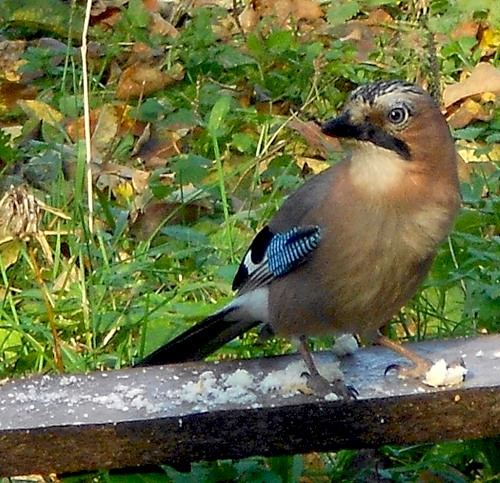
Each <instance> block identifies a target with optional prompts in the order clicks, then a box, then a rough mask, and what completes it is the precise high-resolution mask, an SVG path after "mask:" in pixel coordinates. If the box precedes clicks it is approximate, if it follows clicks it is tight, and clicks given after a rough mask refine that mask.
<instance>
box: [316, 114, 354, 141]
mask: <svg viewBox="0 0 500 483" xmlns="http://www.w3.org/2000/svg"><path fill="white" fill-rule="evenodd" d="M321 131H322V132H323V134H326V135H327V136H331V137H336V138H359V137H360V129H359V126H357V125H355V124H353V123H352V121H351V116H350V114H349V111H344V112H343V113H342V114H341V115H340V116H338V117H334V118H333V119H330V120H329V121H326V122H324V123H323V124H322V125H321Z"/></svg>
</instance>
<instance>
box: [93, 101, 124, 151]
mask: <svg viewBox="0 0 500 483" xmlns="http://www.w3.org/2000/svg"><path fill="white" fill-rule="evenodd" d="M117 132H118V116H117V112H116V109H115V107H114V106H110V105H104V106H102V108H101V109H100V113H99V117H98V118H97V123H96V125H95V128H94V132H93V133H92V151H93V153H92V158H95V157H96V155H97V157H102V155H103V154H104V153H106V152H107V151H108V150H109V147H110V146H111V143H112V141H113V139H114V138H115V136H116V134H117Z"/></svg>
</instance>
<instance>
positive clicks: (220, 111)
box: [207, 96, 232, 136]
mask: <svg viewBox="0 0 500 483" xmlns="http://www.w3.org/2000/svg"><path fill="white" fill-rule="evenodd" d="M231 101H232V98H231V97H229V96H223V97H221V98H220V99H218V100H217V102H216V103H215V104H214V107H213V108H212V111H211V112H210V118H209V120H208V126H207V127H208V132H209V133H210V135H211V136H216V135H217V131H218V130H219V128H220V127H221V126H222V122H223V120H224V118H225V117H226V114H227V113H228V112H229V107H230V106H231Z"/></svg>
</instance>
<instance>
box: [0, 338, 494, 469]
mask: <svg viewBox="0 0 500 483" xmlns="http://www.w3.org/2000/svg"><path fill="white" fill-rule="evenodd" d="M409 346H410V347H412V348H413V349H414V350H416V351H417V352H419V353H421V354H423V355H425V356H428V357H430V358H432V359H434V360H436V359H439V358H441V357H444V358H445V359H446V360H448V361H452V360H455V359H457V357H460V356H463V357H464V359H465V361H466V364H467V367H468V370H469V374H468V377H467V380H466V382H465V383H463V384H461V385H460V386H458V387H453V388H447V389H433V388H426V387H424V386H422V385H420V384H417V383H409V382H403V381H400V380H397V379H395V378H393V377H384V376H383V373H384V369H385V367H387V366H388V365H389V364H391V363H394V362H398V361H399V362H401V361H400V360H399V359H398V358H397V357H396V356H395V355H394V354H393V353H392V352H390V351H388V350H387V349H384V348H382V347H370V348H366V349H362V350H360V351H358V352H357V353H356V354H355V355H354V356H348V357H346V358H344V359H343V360H342V370H343V371H344V372H345V375H346V381H347V382H348V383H350V384H353V385H354V386H355V387H356V388H357V390H358V391H359V399H358V400H357V401H355V402H344V401H328V400H325V399H324V398H318V397H316V396H313V395H306V394H290V390H291V389H293V387H288V388H286V390H285V388H281V389H280V390H274V391H264V386H263V382H262V381H263V380H264V379H265V377H266V375H268V374H269V373H270V372H273V373H274V374H276V372H275V371H280V370H283V369H284V368H286V367H290V364H292V365H294V364H295V365H297V364H299V362H298V361H299V358H298V356H297V355H289V356H282V357H273V358H264V359H251V360H244V361H230V362H221V363H216V364H214V363H189V364H178V365H171V366H164V367H152V368H137V369H124V370H121V371H110V372H105V373H91V374H86V375H66V376H41V377H40V376H37V377H30V378H26V379H19V380H12V381H8V382H7V383H6V384H5V385H4V386H3V387H1V388H0V411H1V412H0V454H1V455H2V457H1V458H0V475H1V476H9V475H20V474H32V473H43V474H46V473H49V472H55V473H62V472H65V473H67V472H76V471H82V470H94V469H104V468H118V467H130V466H136V465H146V464H158V463H167V464H168V463H170V464H174V465H186V464H189V463H190V462H193V461H199V460H212V459H218V458H242V457H246V456H249V455H277V454H293V453H304V452H309V451H333V450H337V449H341V448H361V447H375V446H379V445H382V444H398V445H399V444H401V445H408V444H414V443H422V442H429V441H443V440H449V439H470V438H480V437H488V436H494V435H498V434H500V335H493V336H485V337H481V338H474V339H458V340H446V341H426V342H421V343H418V344H409ZM315 357H316V359H317V361H319V363H320V366H322V367H325V364H327V365H329V366H330V367H331V366H332V365H333V364H334V360H335V359H334V356H333V355H332V354H331V353H330V352H321V353H318V354H317V355H316V356H315ZM238 370H240V372H237V373H236V375H235V371H238ZM241 371H244V372H241ZM278 375H279V373H278ZM228 378H229V379H228ZM232 379H233V380H232ZM235 379H239V380H240V383H241V382H242V381H243V382H245V383H246V384H243V386H242V385H241V384H240V385H238V383H237V381H236V380H235ZM285 396H286V397H285Z"/></svg>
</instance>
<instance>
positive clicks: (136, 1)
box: [127, 0, 149, 28]
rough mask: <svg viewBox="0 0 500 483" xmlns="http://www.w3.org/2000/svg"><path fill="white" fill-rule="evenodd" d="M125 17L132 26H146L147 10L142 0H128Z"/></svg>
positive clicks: (147, 21)
mask: <svg viewBox="0 0 500 483" xmlns="http://www.w3.org/2000/svg"><path fill="white" fill-rule="evenodd" d="M127 17H128V19H129V21H130V23H131V24H132V26H134V27H139V28H146V27H147V26H148V25H149V12H148V11H147V10H146V7H145V6H144V2H143V1H142V0H130V2H129V4H128V11H127Z"/></svg>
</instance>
